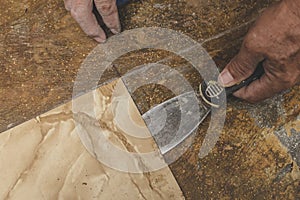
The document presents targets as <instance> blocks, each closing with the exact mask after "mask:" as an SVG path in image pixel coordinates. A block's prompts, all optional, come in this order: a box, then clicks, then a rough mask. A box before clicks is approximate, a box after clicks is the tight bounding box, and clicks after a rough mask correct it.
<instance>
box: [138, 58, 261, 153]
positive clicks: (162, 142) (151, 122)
mask: <svg viewBox="0 0 300 200" xmlns="http://www.w3.org/2000/svg"><path fill="white" fill-rule="evenodd" d="M263 74H264V68H263V66H262V63H260V64H259V65H258V66H257V68H256V70H255V71H254V73H253V74H252V75H251V76H250V77H248V78H247V79H246V80H244V81H242V82H241V83H239V84H237V85H234V86H232V87H228V88H224V87H222V86H221V85H220V84H218V82H217V81H216V80H211V81H208V82H204V81H203V82H202V83H201V84H200V86H199V92H200V97H201V98H200V100H199V105H194V106H190V105H193V104H191V103H189V101H190V100H191V99H192V98H193V95H194V92H187V93H184V94H182V95H179V96H176V97H174V98H172V99H170V100H167V101H165V102H164V103H162V104H159V105H157V106H155V107H153V108H152V109H150V110H149V111H147V112H146V113H144V114H143V115H142V117H143V119H144V121H145V123H146V124H147V127H148V128H149V130H150V132H151V134H152V136H153V137H154V139H155V141H156V143H157V145H158V147H159V149H160V151H161V153H162V154H163V155H164V154H166V153H167V152H169V151H170V150H172V149H173V148H175V147H176V146H177V145H179V144H180V143H181V142H183V141H184V140H185V139H186V138H188V137H189V136H190V135H191V134H192V133H193V132H194V131H195V130H196V129H197V128H198V126H199V124H200V123H201V122H202V121H203V120H204V119H205V118H206V117H207V116H208V114H209V113H210V111H211V107H215V108H218V107H219V105H218V100H219V99H220V97H221V95H224V93H225V94H226V96H229V95H231V94H232V93H234V92H235V91H237V90H239V89H241V88H242V87H244V86H247V85H249V84H250V83H252V82H253V81H255V80H257V79H259V78H260V77H261V76H262V75H263ZM182 110H184V112H182ZM196 111H197V112H198V113H200V116H197V118H196V119H195V118H190V119H189V120H187V121H186V120H185V121H184V123H181V121H180V119H181V118H182V115H187V116H189V114H190V116H193V115H191V114H192V113H195V112H196ZM197 112H196V113H197ZM195 120H196V121H195Z"/></svg>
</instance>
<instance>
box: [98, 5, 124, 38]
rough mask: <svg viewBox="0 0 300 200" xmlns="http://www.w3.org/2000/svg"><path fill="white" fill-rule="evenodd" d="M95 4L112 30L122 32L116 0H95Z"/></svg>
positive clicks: (115, 32)
mask: <svg viewBox="0 0 300 200" xmlns="http://www.w3.org/2000/svg"><path fill="white" fill-rule="evenodd" d="M95 5H96V7H97V10H98V11H99V13H100V15H101V17H102V19H103V22H104V23H105V25H106V26H107V27H108V28H109V29H110V30H111V32H112V33H114V34H117V33H120V32H121V25H120V20H119V13H118V8H117V4H116V0H95Z"/></svg>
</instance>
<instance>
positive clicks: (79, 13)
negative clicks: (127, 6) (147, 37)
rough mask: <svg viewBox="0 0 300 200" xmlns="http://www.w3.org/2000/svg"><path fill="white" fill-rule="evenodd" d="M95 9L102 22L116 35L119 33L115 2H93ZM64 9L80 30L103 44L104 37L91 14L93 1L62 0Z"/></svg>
mask: <svg viewBox="0 0 300 200" xmlns="http://www.w3.org/2000/svg"><path fill="white" fill-rule="evenodd" d="M94 2H95V5H96V8H97V10H98V12H99V13H100V15H101V17H102V19H103V22H104V23H105V25H106V26H107V27H108V28H109V29H110V30H111V32H112V33H114V34H117V33H119V32H120V31H121V25H120V20H119V14H118V8H117V5H116V0H94ZM64 3H65V7H66V9H67V10H68V11H70V12H71V15H72V17H73V18H74V19H75V20H76V21H77V22H78V24H79V25H80V27H81V28H82V30H83V31H84V32H85V33H86V34H87V35H88V36H90V37H92V38H94V39H95V40H96V41H97V42H100V43H102V42H105V40H106V35H105V32H104V31H103V29H102V28H101V27H100V26H99V25H98V22H97V19H96V16H95V15H94V14H93V12H92V11H93V0H64Z"/></svg>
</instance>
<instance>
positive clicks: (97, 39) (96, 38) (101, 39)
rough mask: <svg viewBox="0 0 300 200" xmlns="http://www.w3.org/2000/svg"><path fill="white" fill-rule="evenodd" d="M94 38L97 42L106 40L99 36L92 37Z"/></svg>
mask: <svg viewBox="0 0 300 200" xmlns="http://www.w3.org/2000/svg"><path fill="white" fill-rule="evenodd" d="M94 39H95V40H96V41H97V42H99V43H105V42H106V39H103V38H101V37H94Z"/></svg>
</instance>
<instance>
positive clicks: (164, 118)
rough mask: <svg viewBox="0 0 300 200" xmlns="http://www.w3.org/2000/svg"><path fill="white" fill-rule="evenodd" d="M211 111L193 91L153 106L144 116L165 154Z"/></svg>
mask: <svg viewBox="0 0 300 200" xmlns="http://www.w3.org/2000/svg"><path fill="white" fill-rule="evenodd" d="M209 112H210V108H208V107H206V106H205V105H203V104H202V103H201V102H199V100H198V99H197V97H196V96H195V93H194V92H193V91H192V92H187V93H183V94H181V95H179V96H176V97H174V98H172V99H169V100H168V101H165V102H164V103H162V104H159V105H157V106H155V107H153V108H152V109H150V110H149V111H147V112H146V113H144V114H143V115H142V117H143V119H144V121H145V123H146V124H147V127H148V128H149V130H150V132H151V134H152V136H153V137H154V139H155V141H156V143H157V145H158V147H159V149H160V151H161V153H162V154H163V155H164V154H165V153H167V152H168V151H170V150H172V149H173V148H175V147H176V146H177V145H179V144H180V143H181V142H183V141H184V140H185V139H186V138H187V137H189V136H190V135H191V134H192V133H193V132H194V131H195V130H196V129H197V128H198V126H199V124H200V123H201V122H202V121H203V120H204V119H205V118H206V116H207V115H208V114H209Z"/></svg>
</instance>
